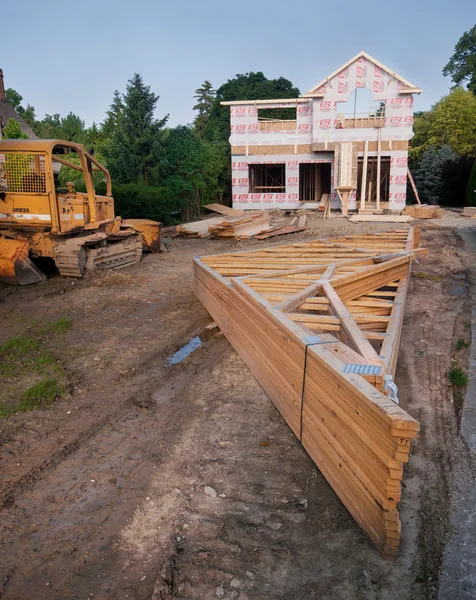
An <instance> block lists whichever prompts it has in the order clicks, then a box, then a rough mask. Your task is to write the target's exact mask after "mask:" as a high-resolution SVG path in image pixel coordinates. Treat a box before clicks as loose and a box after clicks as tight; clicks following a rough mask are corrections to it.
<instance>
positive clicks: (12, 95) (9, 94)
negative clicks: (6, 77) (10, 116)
mask: <svg viewBox="0 0 476 600" xmlns="http://www.w3.org/2000/svg"><path fill="white" fill-rule="evenodd" d="M5 100H6V101H7V102H8V103H9V104H11V105H12V106H13V108H14V109H15V110H16V111H17V112H18V109H21V108H22V106H21V101H22V100H23V96H21V95H20V94H19V93H18V92H17V91H16V90H14V89H12V88H8V89H7V90H5Z"/></svg>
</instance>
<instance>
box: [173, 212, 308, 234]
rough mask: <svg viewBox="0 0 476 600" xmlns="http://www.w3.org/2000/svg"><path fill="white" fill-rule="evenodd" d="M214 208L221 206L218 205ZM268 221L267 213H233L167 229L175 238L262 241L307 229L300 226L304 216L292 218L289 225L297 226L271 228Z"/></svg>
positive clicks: (304, 218) (304, 219)
mask: <svg viewBox="0 0 476 600" xmlns="http://www.w3.org/2000/svg"><path fill="white" fill-rule="evenodd" d="M209 206H213V205H209ZM215 206H221V205H220V204H218V205H215ZM224 208H227V207H224ZM229 210H233V209H229ZM233 212H235V211H233ZM236 212H240V211H236ZM241 212H243V211H241ZM270 219H271V215H270V214H269V212H263V211H253V212H248V213H245V214H243V216H233V213H231V215H230V216H228V217H227V216H225V217H212V218H211V219H201V220H200V221H193V222H191V223H183V224H181V225H177V226H176V227H175V228H169V229H172V231H175V232H176V233H175V235H177V236H178V235H181V236H184V237H188V238H205V237H210V236H212V237H214V238H220V239H221V238H230V239H235V240H249V239H251V238H256V239H259V240H264V239H266V238H268V237H274V236H276V235H286V234H288V233H298V232H300V231H305V230H306V229H307V227H304V226H303V225H301V223H304V222H305V221H306V216H300V217H294V219H293V220H292V221H291V223H295V222H297V221H298V220H299V223H300V224H299V226H294V225H279V226H272V225H271V224H270ZM170 237H174V234H173V232H171V233H170Z"/></svg>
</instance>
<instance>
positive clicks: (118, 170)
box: [107, 73, 169, 185]
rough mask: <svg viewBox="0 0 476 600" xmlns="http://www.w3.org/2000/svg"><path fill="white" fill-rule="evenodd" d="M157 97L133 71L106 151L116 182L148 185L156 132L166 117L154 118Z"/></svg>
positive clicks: (156, 148)
mask: <svg viewBox="0 0 476 600" xmlns="http://www.w3.org/2000/svg"><path fill="white" fill-rule="evenodd" d="M158 100H159V96H156V95H155V94H154V93H153V92H151V90H150V86H148V85H145V84H144V81H143V79H142V77H141V76H140V75H139V74H138V73H135V74H134V77H133V78H132V79H131V80H130V81H129V83H128V85H127V88H126V93H125V95H124V97H123V104H124V107H123V109H122V111H121V114H120V118H119V120H118V124H117V127H116V129H115V131H114V134H113V136H112V140H111V144H110V146H109V148H108V150H107V156H108V158H109V161H108V164H109V168H110V170H111V175H112V177H113V178H114V179H115V180H116V181H117V182H118V183H145V184H146V185H149V184H152V183H153V182H152V179H153V169H154V167H155V165H156V164H157V161H158V158H159V155H160V150H161V139H160V133H161V131H162V129H163V127H164V125H165V124H166V122H167V119H168V118H169V116H168V115H167V116H166V117H164V118H163V119H160V120H157V119H155V117H154V112H155V107H156V106H157V102H158Z"/></svg>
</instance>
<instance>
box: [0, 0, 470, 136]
mask: <svg viewBox="0 0 476 600" xmlns="http://www.w3.org/2000/svg"><path fill="white" fill-rule="evenodd" d="M2 4H3V3H2ZM475 23H476V2H475V1H474V0H452V1H451V2H448V0H411V1H410V0H398V1H397V0H391V1H389V2H384V1H383V0H379V2H376V1H373V0H366V1H365V2H361V3H358V2H356V1H355V0H335V1H330V0H327V1H322V0H307V2H306V1H305V0H299V1H297V2H290V1H287V2H284V1H283V0H274V1H273V2H270V1H259V0H254V1H250V0H231V1H226V0H221V1H217V0H200V1H197V2H193V1H191V0H181V1H176V2H162V1H160V0H156V1H152V0H133V1H131V0H127V1H125V0H115V1H112V0H95V1H91V0H82V1H81V2H65V1H55V0H42V1H41V2H38V1H37V0H34V1H33V0H22V2H19V1H18V2H8V3H5V4H4V5H3V6H2V7H1V10H0V32H1V33H0V68H2V69H3V71H4V76H5V86H6V87H7V88H9V87H11V88H13V89H15V90H17V91H18V92H19V93H20V94H21V95H22V96H23V98H24V100H23V104H24V105H26V104H27V103H30V104H32V105H33V106H34V107H35V109H36V113H37V117H38V118H43V117H44V115H45V114H47V113H49V114H54V113H60V114H61V115H62V116H64V115H66V114H67V113H68V112H70V111H72V112H74V113H76V114H78V115H79V116H80V117H81V118H82V119H83V120H84V121H86V124H87V125H91V124H92V123H93V121H95V122H96V123H100V122H101V121H102V120H103V119H104V115H105V111H106V110H107V109H108V106H109V104H110V103H111V100H112V95H113V92H114V90H115V89H118V90H119V91H121V92H124V91H125V88H126V84H127V80H128V79H130V78H131V77H132V76H133V74H134V73H135V72H137V73H140V74H141V75H142V76H143V78H144V81H145V83H146V84H147V85H150V86H151V89H152V91H153V92H154V93H156V94H157V95H159V96H160V100H159V103H158V106H157V111H156V115H157V117H158V118H161V117H162V116H164V115H166V114H167V113H168V114H169V115H170V117H169V122H168V123H169V125H171V126H175V125H178V124H186V123H191V122H192V121H193V117H194V112H193V106H194V99H193V95H194V92H195V90H196V89H197V88H198V87H199V86H200V85H201V84H202V83H203V81H205V80H206V79H208V80H210V81H211V82H212V84H213V86H214V87H215V88H217V87H219V86H220V85H221V84H222V83H224V82H226V81H227V80H228V79H230V78H232V77H233V76H234V75H236V74H237V73H247V72H250V71H262V72H263V73H264V74H265V75H266V77H268V78H270V79H272V78H276V77H280V76H282V77H286V78H287V79H289V80H290V81H291V82H292V83H293V84H294V85H295V86H297V87H298V88H299V89H300V91H301V93H305V92H306V91H308V90H309V89H310V88H312V87H313V86H314V85H316V84H317V83H318V82H319V81H321V80H322V79H324V78H325V77H327V75H329V74H330V73H332V72H333V71H335V70H336V69H337V68H338V67H340V66H341V65H342V64H343V63H345V62H346V61H347V60H349V59H350V58H351V57H353V56H354V55H355V54H357V53H358V52H360V51H361V50H365V51H366V52H367V53H368V54H370V55H371V56H373V57H374V58H376V59H377V60H379V61H380V62H382V63H383V64H384V65H386V66H387V67H389V68H390V69H392V70H393V71H396V72H397V73H399V74H400V75H401V76H402V77H404V78H405V79H407V80H409V81H410V82H411V83H413V84H414V85H416V86H417V87H420V88H422V89H423V92H422V94H421V95H420V96H419V97H417V98H416V99H415V110H426V109H428V108H430V107H431V105H432V104H434V103H435V102H437V101H438V100H439V98H441V96H443V95H445V94H446V93H448V91H449V88H450V86H451V81H450V79H449V78H445V77H443V75H442V73H441V71H442V68H443V67H444V65H445V64H446V63H447V62H448V60H449V58H450V56H451V55H452V53H453V50H454V46H455V44H456V42H457V41H458V39H459V38H460V36H461V35H462V34H463V33H464V32H465V31H468V30H469V29H470V28H471V27H472V26H473V25H474V24H475Z"/></svg>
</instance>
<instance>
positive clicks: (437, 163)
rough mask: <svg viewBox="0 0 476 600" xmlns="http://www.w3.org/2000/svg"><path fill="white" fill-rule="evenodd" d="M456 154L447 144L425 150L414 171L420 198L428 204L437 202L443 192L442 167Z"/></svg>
mask: <svg viewBox="0 0 476 600" xmlns="http://www.w3.org/2000/svg"><path fill="white" fill-rule="evenodd" d="M455 158H456V154H455V153H454V151H453V150H452V149H451V148H450V147H449V146H443V147H441V148H435V147H434V146H430V147H428V148H427V150H425V152H424V154H423V156H422V158H421V161H420V165H419V167H418V169H417V170H416V171H415V177H414V178H415V184H416V187H417V189H418V193H419V195H420V198H421V199H422V200H424V201H425V202H427V203H429V204H437V203H438V202H439V199H440V198H441V195H442V192H443V168H444V165H445V163H446V162H447V161H450V160H454V159H455Z"/></svg>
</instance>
